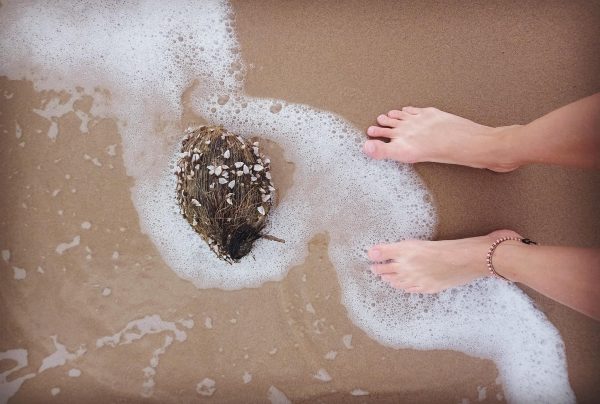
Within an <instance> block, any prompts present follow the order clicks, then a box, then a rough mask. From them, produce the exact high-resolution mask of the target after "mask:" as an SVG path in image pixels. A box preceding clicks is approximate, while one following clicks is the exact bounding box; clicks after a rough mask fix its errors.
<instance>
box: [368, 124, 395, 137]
mask: <svg viewBox="0 0 600 404" xmlns="http://www.w3.org/2000/svg"><path fill="white" fill-rule="evenodd" d="M367 135H369V136H371V137H390V138H391V137H395V134H394V130H393V129H390V128H382V127H381V126H369V128H368V129H367Z"/></svg>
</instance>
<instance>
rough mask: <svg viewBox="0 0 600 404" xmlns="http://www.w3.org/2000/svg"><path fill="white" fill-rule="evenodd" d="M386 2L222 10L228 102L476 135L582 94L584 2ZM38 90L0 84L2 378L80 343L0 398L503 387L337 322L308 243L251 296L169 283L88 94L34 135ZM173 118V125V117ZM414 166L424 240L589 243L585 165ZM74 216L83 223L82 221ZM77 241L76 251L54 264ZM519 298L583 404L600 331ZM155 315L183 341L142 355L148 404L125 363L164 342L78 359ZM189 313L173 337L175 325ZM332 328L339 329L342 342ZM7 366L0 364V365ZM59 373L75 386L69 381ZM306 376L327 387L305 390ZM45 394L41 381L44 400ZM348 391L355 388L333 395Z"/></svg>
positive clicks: (320, 245) (464, 361) (588, 46)
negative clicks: (457, 117)
mask: <svg viewBox="0 0 600 404" xmlns="http://www.w3.org/2000/svg"><path fill="white" fill-rule="evenodd" d="M393 7H398V6H397V5H393V4H392V3H390V2H368V4H362V3H361V2H345V3H344V5H343V6H342V5H334V4H317V3H313V2H294V3H289V4H288V3H286V4H281V3H280V2H274V1H273V2H252V3H251V4H250V3H248V2H243V1H238V2H234V9H235V13H236V32H237V35H238V38H239V41H240V44H241V51H242V54H243V57H244V59H245V61H246V63H247V64H248V65H251V67H250V69H249V73H248V76H247V81H246V92H247V93H248V94H250V95H256V96H263V97H269V98H271V97H276V98H281V99H286V100H288V101H290V102H301V103H307V104H311V105H313V106H316V107H319V108H323V109H327V110H330V111H333V112H336V113H338V114H340V115H342V116H343V117H344V118H346V119H348V120H350V121H351V122H353V123H354V124H355V125H356V126H358V127H366V126H368V125H370V124H372V123H373V122H374V117H376V116H377V114H379V113H381V112H384V111H387V110H389V109H392V108H394V107H397V106H401V105H406V104H409V103H411V104H415V105H420V106H425V105H435V106H437V107H439V108H442V109H446V110H449V111H451V112H454V113H458V114H461V115H464V116H467V117H469V118H471V119H474V120H477V121H479V122H482V123H486V124H489V125H503V124H510V123H514V122H519V123H523V122H526V121H528V120H530V119H532V118H534V117H536V116H538V115H540V114H542V113H544V112H547V111H549V110H551V109H553V108H556V107H558V106H560V105H563V104H565V103H567V102H569V101H572V100H575V99H577V98H580V97H582V96H585V95H588V94H591V93H592V92H594V91H598V89H599V88H600V80H599V79H598V78H597V75H596V72H597V71H598V70H599V67H600V56H598V52H597V49H598V48H599V46H598V45H599V44H598V40H597V38H600V35H598V34H599V33H600V32H598V31H599V29H598V24H597V23H598V21H599V16H600V11H599V10H598V8H597V7H596V8H594V7H592V6H591V5H590V4H576V3H572V4H569V5H553V6H542V5H539V4H537V3H531V4H525V5H516V4H513V5H511V4H505V3H503V4H502V5H498V6H497V7H495V6H487V7H486V8H476V7H464V6H458V5H455V6H446V7H437V8H436V7H435V6H433V5H432V4H428V5H427V7H425V6H421V8H419V7H417V6H414V5H402V7H401V12H398V11H397V10H394V9H393ZM434 10H438V11H434ZM473 33H477V34H476V35H474V34H473ZM292 44H293V45H292ZM10 94H14V95H13V96H11V97H10V98H8V99H7V97H8V95H10ZM2 95H4V96H2ZM54 95H55V94H48V93H38V92H35V91H34V90H33V88H32V84H31V83H29V82H25V81H10V80H7V79H5V78H1V79H0V111H1V112H2V115H1V116H0V133H1V139H2V141H1V142H2V144H1V147H0V157H1V161H0V172H1V173H2V176H1V180H0V181H1V183H0V186H2V189H3V190H4V192H3V197H2V206H3V209H2V212H1V213H0V226H1V227H0V248H1V249H9V250H10V252H11V256H10V259H9V262H8V263H7V262H4V261H1V262H0V265H2V267H3V271H2V272H1V274H0V276H1V277H2V278H1V280H0V292H1V293H0V298H1V299H2V305H1V306H0V307H1V308H0V318H1V319H2V324H3V332H2V334H1V335H0V348H1V350H3V351H4V350H7V349H14V348H26V349H28V351H29V358H28V360H29V366H28V367H25V368H23V369H21V370H19V371H16V372H15V373H13V374H11V375H10V377H9V380H11V379H12V378H14V377H18V376H23V375H26V374H29V373H32V372H35V371H36V370H37V369H38V368H39V367H40V365H41V363H42V361H43V359H44V358H46V357H47V356H48V355H50V354H51V353H52V352H54V350H55V349H54V346H53V344H52V340H51V338H50V336H52V335H57V336H58V341H59V342H60V343H62V344H64V345H66V347H67V349H68V350H69V351H71V352H72V351H74V350H75V349H76V348H77V347H79V346H80V345H81V344H85V346H86V348H87V352H86V353H85V354H84V355H82V356H81V357H79V358H77V359H73V360H72V361H71V362H69V363H67V364H66V365H64V366H58V367H56V368H52V369H50V370H47V371H45V372H43V373H40V374H39V375H37V376H35V378H34V379H32V380H28V381H26V382H25V383H24V384H23V387H22V388H21V389H20V390H19V392H18V393H17V394H16V395H15V396H14V398H13V401H14V402H53V401H56V402H59V401H60V402H81V401H83V400H87V401H89V402H98V401H102V402H106V401H107V400H114V401H119V402H142V401H143V402H152V401H156V402H191V401H199V400H206V401H215V402H241V401H244V402H264V401H265V397H266V392H267V390H268V388H269V386H271V385H274V386H276V387H277V388H278V389H280V390H281V391H283V392H285V394H286V395H287V396H288V397H289V398H290V399H292V400H294V401H300V402H302V401H316V400H317V398H320V399H321V400H322V401H323V402H338V401H355V402H363V401H369V402H398V401H411V402H449V401H451V402H460V401H461V400H462V399H463V398H468V399H470V400H471V401H472V402H473V401H477V400H478V397H479V394H478V388H481V387H485V388H486V397H487V398H486V399H484V400H483V401H484V402H498V400H497V397H496V395H497V394H499V393H501V391H502V389H501V386H499V385H497V384H496V382H495V380H496V377H497V370H496V368H495V366H494V364H493V363H492V362H491V361H484V360H478V359H475V358H471V357H468V356H466V355H463V354H460V353H456V352H450V351H412V350H400V351H396V350H393V349H389V348H385V347H383V346H381V345H379V344H377V343H376V342H374V341H372V340H371V339H369V338H368V337H367V336H366V335H365V334H364V333H363V332H362V331H361V330H359V329H358V328H356V327H355V326H353V324H352V323H351V322H350V320H349V319H348V318H347V316H346V312H345V309H344V307H343V306H342V305H341V304H340V295H339V286H338V283H337V282H338V281H337V277H336V274H335V271H334V269H333V267H332V265H331V263H330V262H329V261H328V259H327V235H326V234H324V235H320V236H318V237H315V238H314V239H313V240H312V242H311V244H310V251H309V255H308V257H307V258H306V260H305V262H304V264H302V265H300V266H298V267H295V268H292V269H291V270H290V272H289V273H288V275H287V277H286V278H285V279H284V280H283V281H282V282H270V283H267V284H266V285H264V286H263V287H261V288H259V289H246V290H241V291H235V292H227V293H223V292H222V291H216V290H198V289H196V288H195V287H194V286H193V285H192V284H191V283H189V282H186V281H184V280H182V279H180V278H179V277H177V276H176V275H175V273H174V272H173V271H171V270H170V269H169V268H168V266H167V265H166V264H165V263H164V262H163V261H162V260H161V258H160V256H159V254H158V252H157V250H156V248H155V247H154V245H153V244H152V242H151V241H150V240H149V239H148V237H147V236H146V235H144V234H142V233H141V232H140V227H139V223H138V219H137V213H136V211H135V209H134V207H133V204H132V202H131V200H130V194H129V188H130V187H131V185H132V181H131V179H129V178H128V177H127V175H126V174H125V169H124V166H123V161H122V158H121V146H120V137H119V134H118V133H117V127H116V125H115V123H114V122H113V121H111V120H109V119H101V118H98V119H95V117H93V116H89V114H87V112H89V108H90V105H91V102H92V98H90V97H87V96H79V97H77V98H79V99H80V101H79V102H77V103H75V104H74V108H73V112H70V113H67V114H65V115H63V116H62V117H61V118H59V119H58V120H57V123H58V128H59V135H58V137H57V139H56V142H53V141H52V140H50V139H49V138H48V137H47V136H46V132H47V131H48V127H49V125H50V122H49V121H48V120H47V119H44V118H42V117H40V116H39V115H37V114H36V113H35V112H34V111H33V109H37V108H40V107H41V105H42V102H43V101H44V100H47V99H49V98H50V97H52V96H54ZM76 111H79V115H77V114H76V113H75V112H76ZM81 116H86V117H88V118H91V119H90V123H89V124H88V128H89V132H88V133H83V132H82V131H81V118H80V117H81ZM190 120H195V118H194V117H193V116H191V115H190V114H186V115H185V116H184V117H183V118H182V123H181V124H182V126H184V125H186V124H187V123H188V122H189V121H190ZM15 123H18V125H19V127H20V128H21V131H22V134H21V137H20V138H17V126H16V125H15ZM157 125H160V122H158V123H157ZM38 131H39V133H38ZM23 142H24V144H23V145H22V146H21V143H23ZM111 145H116V147H115V152H116V153H115V155H112V154H113V153H109V150H110V149H107V148H108V147H109V146H111ZM85 155H88V156H89V157H90V159H86V158H85V157H84V156H85ZM94 158H97V159H98V160H96V161H97V162H98V163H99V164H101V165H100V166H98V165H97V164H95V163H94V161H93V159H94ZM281 164H283V163H281ZM416 167H417V170H418V171H419V173H420V174H421V176H422V177H423V179H424V180H425V181H426V183H427V184H428V186H429V189H430V191H431V192H432V194H433V195H434V198H435V203H436V207H437V210H438V217H439V221H440V222H439V228H438V238H452V237H465V236H471V235H476V234H481V233H484V232H489V231H491V230H494V229H496V228H501V227H508V228H514V229H515V230H517V231H520V232H522V233H523V234H526V235H527V236H529V237H531V238H533V239H536V240H538V241H540V242H542V243H544V244H553V243H561V244H569V245H598V244H600V234H599V233H598V231H597V229H598V224H599V223H598V220H599V219H598V215H597V213H596V212H595V209H594V207H595V206H598V203H599V202H600V197H599V195H598V193H597V189H598V185H600V176H599V175H598V174H596V173H590V172H583V171H579V170H570V169H561V168H554V167H537V166H536V167H527V168H525V169H522V170H519V171H517V172H515V173H512V174H503V175H499V174H493V173H489V172H484V171H480V170H472V169H466V168H461V167H453V166H443V165H436V164H418V165H416ZM66 175H69V176H70V178H69V179H67V178H66V177H65V176H66ZM56 189H60V192H59V193H58V194H57V195H56V196H52V194H53V192H54V190H56ZM59 211H62V214H59ZM84 222H89V223H91V228H89V229H84V228H82V227H81V224H82V223H84ZM76 235H78V236H80V240H81V241H80V244H79V245H78V246H76V247H73V248H72V249H69V250H67V251H65V252H64V253H63V254H58V253H56V251H55V248H56V247H57V245H59V244H60V243H66V242H70V241H71V240H73V238H74V237H75V236H76ZM86 247H88V249H89V250H86ZM115 252H118V254H115ZM13 267H17V268H23V269H25V270H26V274H27V275H26V278H25V279H23V280H15V279H14V272H13V271H14V270H13ZM38 267H40V268H41V269H42V271H43V273H41V272H39V271H38V270H37V268H38ZM105 288H110V294H109V295H108V296H103V290H106V289H105ZM527 292H528V294H529V295H530V296H532V297H533V299H534V300H535V301H536V302H537V303H538V305H539V306H540V308H541V310H542V311H544V312H545V313H546V315H547V316H548V317H549V319H550V321H551V322H552V323H553V324H555V325H556V327H557V328H558V329H559V331H560V333H561V335H562V337H563V339H564V341H565V344H566V352H567V360H568V363H569V376H570V381H571V385H572V387H573V389H574V391H575V393H576V395H577V398H578V401H580V402H594V401H595V398H596V397H598V396H599V395H600V390H599V387H598V383H597V382H598V377H597V375H598V374H600V372H599V370H600V365H599V364H600V351H599V350H598V348H597V346H598V345H599V344H598V342H599V338H598V337H599V335H600V326H599V325H598V323H597V322H594V321H593V320H590V319H588V318H586V317H585V316H582V315H580V314H577V313H575V312H573V311H572V310H570V309H567V308H565V307H563V306H561V305H559V304H557V303H553V302H551V301H549V300H548V299H545V298H543V297H542V296H539V295H538V294H536V293H535V292H533V291H530V290H528V291H527ZM309 303H310V305H311V306H312V308H313V309H314V313H312V311H313V310H311V309H309V308H308V307H307V305H308V304H309ZM155 314H156V315H159V316H160V317H161V319H162V320H163V321H166V322H173V323H174V326H175V327H176V328H177V329H178V330H179V331H180V332H181V331H183V332H185V335H186V338H187V339H186V340H185V341H181V342H180V341H177V340H175V341H174V342H172V344H171V345H170V346H169V347H168V348H167V349H166V352H165V353H164V354H162V355H160V363H159V365H158V366H157V367H156V375H155V376H154V377H153V380H154V382H155V383H156V384H155V386H154V390H153V394H152V396H151V397H149V398H143V397H142V396H141V393H142V391H143V389H142V385H143V383H144V381H145V380H146V379H147V378H145V377H144V372H143V371H142V369H144V368H145V367H147V366H149V364H150V363H151V361H150V360H151V358H152V356H153V352H154V351H155V350H156V349H157V348H160V347H161V346H162V345H163V343H165V337H167V336H174V335H175V333H173V332H171V331H164V332H160V333H157V334H152V335H147V336H144V337H143V338H141V339H140V340H138V341H135V342H133V343H131V344H125V345H119V346H116V347H114V348H112V347H100V348H97V347H96V341H97V340H98V339H99V338H102V337H104V336H112V335H114V334H115V333H118V332H119V331H121V330H123V329H124V328H125V327H126V326H127V324H128V323H130V322H131V321H133V320H136V319H142V318H144V317H145V316H148V315H155ZM207 318H210V322H207V320H206V319H207ZM189 319H193V320H194V326H193V327H192V328H186V327H185V326H184V325H182V323H177V321H178V320H189ZM207 325H211V326H212V328H207ZM257 329H258V330H260V332H258V333H257V332H256V330H257ZM346 335H352V345H351V349H349V348H348V347H346V346H345V344H344V342H343V337H344V336H346ZM329 351H336V352H337V356H336V358H335V359H334V360H327V359H325V358H324V356H325V355H326V354H327V352H329ZM12 366H13V364H10V363H9V364H7V363H5V362H1V363H0V371H5V370H7V369H10V368H11V367H12ZM72 368H77V369H80V370H81V371H82V374H81V376H80V377H77V378H74V377H69V376H68V371H69V369H72ZM321 368H324V369H326V370H327V372H328V373H329V374H330V375H331V377H332V380H331V381H330V382H328V383H324V382H321V381H318V380H316V379H314V377H313V375H314V374H316V373H317V371H318V370H319V369H321ZM246 371H247V372H249V373H250V374H252V380H251V381H250V382H249V383H248V384H245V383H244V381H243V375H244V372H246ZM206 377H208V378H211V379H214V380H215V381H216V391H215V393H214V394H213V395H212V396H211V397H203V396H199V395H198V393H197V392H196V384H197V383H198V382H200V381H201V380H203V379H204V378H206ZM54 387H59V388H60V393H59V394H58V395H56V396H52V395H51V393H50V391H51V389H52V388H54ZM356 388H360V389H363V390H367V391H369V392H370V395H369V396H366V397H353V396H351V395H350V394H349V392H350V391H351V390H353V389H356ZM100 398H101V399H100Z"/></svg>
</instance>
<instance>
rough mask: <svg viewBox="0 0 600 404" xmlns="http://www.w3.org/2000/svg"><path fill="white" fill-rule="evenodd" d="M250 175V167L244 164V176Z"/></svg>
mask: <svg viewBox="0 0 600 404" xmlns="http://www.w3.org/2000/svg"><path fill="white" fill-rule="evenodd" d="M249 173H250V169H249V168H248V166H247V165H246V164H244V174H249Z"/></svg>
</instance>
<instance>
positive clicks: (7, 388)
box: [0, 349, 35, 404]
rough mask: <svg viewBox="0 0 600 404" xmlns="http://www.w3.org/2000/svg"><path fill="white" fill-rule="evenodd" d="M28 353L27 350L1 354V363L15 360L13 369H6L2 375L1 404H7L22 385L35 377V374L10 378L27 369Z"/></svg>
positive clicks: (0, 381)
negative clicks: (13, 374)
mask: <svg viewBox="0 0 600 404" xmlns="http://www.w3.org/2000/svg"><path fill="white" fill-rule="evenodd" d="M27 356H28V352H27V350H26V349H10V350H8V351H4V352H0V361H4V360H7V359H8V360H13V361H15V362H16V363H15V365H14V366H13V367H12V368H9V369H6V370H4V371H2V373H0V404H6V403H7V402H8V399H9V398H11V397H12V396H14V395H15V394H16V393H17V391H19V388H21V385H22V384H23V383H24V382H25V381H26V380H28V379H31V378H33V377H35V373H28V374H26V375H23V376H21V377H14V378H11V380H10V381H9V380H8V378H9V376H10V375H11V374H12V373H15V372H17V371H19V370H21V369H23V368H25V367H27Z"/></svg>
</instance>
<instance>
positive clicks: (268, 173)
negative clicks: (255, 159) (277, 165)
mask: <svg viewBox="0 0 600 404" xmlns="http://www.w3.org/2000/svg"><path fill="white" fill-rule="evenodd" d="M265 177H267V179H268V180H270V179H271V173H270V172H269V171H267V172H266V173H265Z"/></svg>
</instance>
